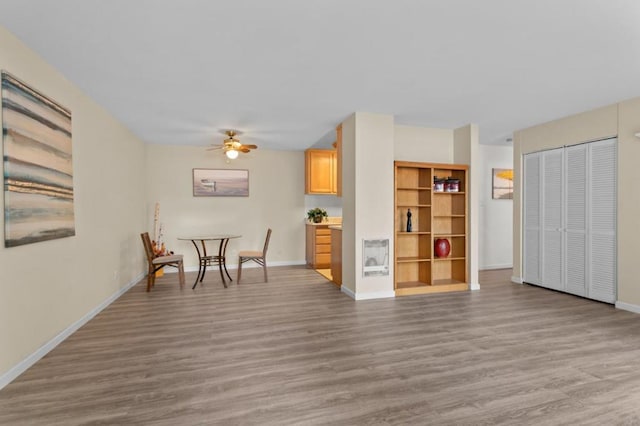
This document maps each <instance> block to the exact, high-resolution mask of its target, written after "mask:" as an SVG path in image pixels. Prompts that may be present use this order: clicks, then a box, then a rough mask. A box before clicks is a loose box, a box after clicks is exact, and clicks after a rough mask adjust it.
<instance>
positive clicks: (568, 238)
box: [565, 145, 587, 296]
mask: <svg viewBox="0 0 640 426" xmlns="http://www.w3.org/2000/svg"><path fill="white" fill-rule="evenodd" d="M565 174H566V177H565V183H566V185H565V188H566V189H565V193H566V197H565V200H566V203H565V215H566V216H565V274H566V275H565V290H566V291H567V292H568V293H572V294H576V295H578V296H586V294H587V284H586V275H585V274H586V265H587V145H576V146H570V147H567V148H566V150H565Z"/></svg>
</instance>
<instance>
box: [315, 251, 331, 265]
mask: <svg viewBox="0 0 640 426" xmlns="http://www.w3.org/2000/svg"><path fill="white" fill-rule="evenodd" d="M330 264H331V253H326V254H316V265H330Z"/></svg>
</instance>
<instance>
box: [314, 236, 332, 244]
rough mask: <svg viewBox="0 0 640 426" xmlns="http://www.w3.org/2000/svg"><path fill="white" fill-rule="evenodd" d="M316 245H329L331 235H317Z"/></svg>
mask: <svg viewBox="0 0 640 426" xmlns="http://www.w3.org/2000/svg"><path fill="white" fill-rule="evenodd" d="M316 244H329V245H330V244H331V235H319V236H317V237H316Z"/></svg>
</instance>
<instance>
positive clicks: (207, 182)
mask: <svg viewBox="0 0 640 426" xmlns="http://www.w3.org/2000/svg"><path fill="white" fill-rule="evenodd" d="M193 196H194V197H248V196H249V170H231V169H193Z"/></svg>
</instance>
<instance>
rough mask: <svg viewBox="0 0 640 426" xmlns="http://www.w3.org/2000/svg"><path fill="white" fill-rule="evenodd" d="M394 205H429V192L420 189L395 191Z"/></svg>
mask: <svg viewBox="0 0 640 426" xmlns="http://www.w3.org/2000/svg"><path fill="white" fill-rule="evenodd" d="M396 204H397V205H398V206H401V205H409V206H415V205H430V204H431V191H429V190H421V189H400V190H398V191H396Z"/></svg>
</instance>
